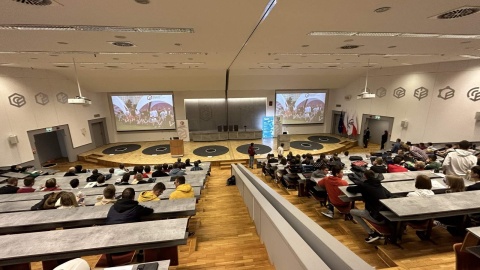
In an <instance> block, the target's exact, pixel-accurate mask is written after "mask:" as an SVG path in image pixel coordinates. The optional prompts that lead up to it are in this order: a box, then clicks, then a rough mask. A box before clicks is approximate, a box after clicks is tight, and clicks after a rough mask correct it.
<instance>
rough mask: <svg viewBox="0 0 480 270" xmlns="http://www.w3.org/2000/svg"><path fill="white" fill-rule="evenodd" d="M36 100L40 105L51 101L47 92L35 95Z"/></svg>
mask: <svg viewBox="0 0 480 270" xmlns="http://www.w3.org/2000/svg"><path fill="white" fill-rule="evenodd" d="M35 101H36V102H37V103H38V104H40V105H46V104H47V103H48V102H49V100H48V96H47V94H44V93H42V92H40V93H38V94H36V95H35Z"/></svg>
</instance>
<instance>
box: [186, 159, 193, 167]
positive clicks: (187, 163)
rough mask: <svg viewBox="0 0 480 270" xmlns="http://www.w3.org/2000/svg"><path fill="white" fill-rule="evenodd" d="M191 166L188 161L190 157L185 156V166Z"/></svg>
mask: <svg viewBox="0 0 480 270" xmlns="http://www.w3.org/2000/svg"><path fill="white" fill-rule="evenodd" d="M192 166H193V165H192V164H191V163H190V159H189V158H187V159H186V160H185V167H192Z"/></svg>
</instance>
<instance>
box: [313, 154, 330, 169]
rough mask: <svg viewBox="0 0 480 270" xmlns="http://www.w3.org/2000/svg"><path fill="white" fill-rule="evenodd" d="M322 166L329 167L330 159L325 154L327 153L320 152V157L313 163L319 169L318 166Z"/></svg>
mask: <svg viewBox="0 0 480 270" xmlns="http://www.w3.org/2000/svg"><path fill="white" fill-rule="evenodd" d="M322 166H327V167H328V159H327V156H326V155H325V153H321V154H320V158H319V159H317V160H316V161H315V163H313V167H314V168H315V169H318V168H320V167H322Z"/></svg>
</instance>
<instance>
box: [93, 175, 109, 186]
mask: <svg viewBox="0 0 480 270" xmlns="http://www.w3.org/2000/svg"><path fill="white" fill-rule="evenodd" d="M106 186H108V184H107V183H105V175H100V176H99V177H98V178H97V183H95V185H94V186H93V187H106Z"/></svg>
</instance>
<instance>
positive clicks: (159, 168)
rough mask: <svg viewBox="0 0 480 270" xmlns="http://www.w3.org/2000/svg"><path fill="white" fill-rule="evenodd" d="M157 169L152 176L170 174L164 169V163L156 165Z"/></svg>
mask: <svg viewBox="0 0 480 270" xmlns="http://www.w3.org/2000/svg"><path fill="white" fill-rule="evenodd" d="M154 168H155V171H154V172H153V173H152V177H163V176H169V175H168V173H166V172H164V171H162V165H160V164H159V165H157V166H155V167H154Z"/></svg>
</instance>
